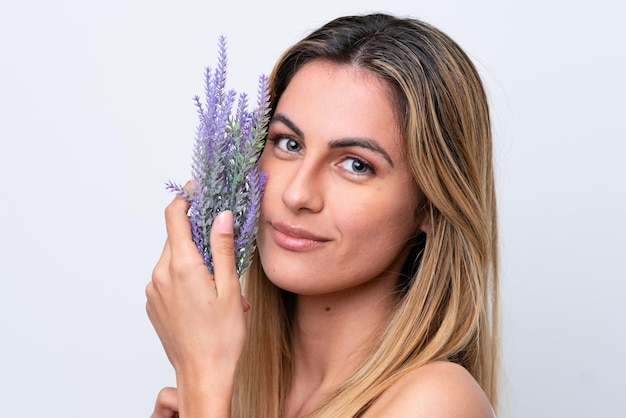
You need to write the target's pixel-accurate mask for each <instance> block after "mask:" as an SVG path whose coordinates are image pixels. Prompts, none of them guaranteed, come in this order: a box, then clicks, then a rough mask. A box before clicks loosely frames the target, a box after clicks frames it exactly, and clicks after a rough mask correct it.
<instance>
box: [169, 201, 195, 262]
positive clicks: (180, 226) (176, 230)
mask: <svg viewBox="0 0 626 418" xmlns="http://www.w3.org/2000/svg"><path fill="white" fill-rule="evenodd" d="M189 205H190V204H189V202H188V201H187V200H186V199H185V198H184V197H182V196H176V197H175V198H174V200H172V202H171V203H170V204H169V205H168V206H167V208H166V209H165V227H166V230H167V240H168V242H169V244H170V246H171V249H172V251H173V252H176V253H178V252H181V253H183V254H185V253H187V254H194V253H197V254H198V256H200V254H199V253H198V251H197V249H196V245H195V244H194V242H193V238H192V234H191V222H190V221H189V217H188V216H187V211H188V210H189ZM192 249H194V250H195V251H191V250H192Z"/></svg>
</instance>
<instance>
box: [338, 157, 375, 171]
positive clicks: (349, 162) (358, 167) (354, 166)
mask: <svg viewBox="0 0 626 418" xmlns="http://www.w3.org/2000/svg"><path fill="white" fill-rule="evenodd" d="M340 165H341V167H342V168H343V169H344V170H348V171H352V172H353V173H355V174H374V169H373V168H372V166H371V165H369V164H368V163H366V162H365V161H363V160H361V159H359V158H354V157H348V158H346V159H345V160H343V161H342V162H341V164H340Z"/></svg>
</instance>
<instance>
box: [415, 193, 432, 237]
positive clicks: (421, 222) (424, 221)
mask: <svg viewBox="0 0 626 418" xmlns="http://www.w3.org/2000/svg"><path fill="white" fill-rule="evenodd" d="M421 201H422V203H421V204H420V208H419V209H418V210H417V217H416V219H417V230H418V231H421V232H424V233H425V234H426V235H428V234H430V231H431V216H430V215H431V214H432V207H431V205H430V204H428V202H427V201H426V198H425V197H424V196H422V198H421Z"/></svg>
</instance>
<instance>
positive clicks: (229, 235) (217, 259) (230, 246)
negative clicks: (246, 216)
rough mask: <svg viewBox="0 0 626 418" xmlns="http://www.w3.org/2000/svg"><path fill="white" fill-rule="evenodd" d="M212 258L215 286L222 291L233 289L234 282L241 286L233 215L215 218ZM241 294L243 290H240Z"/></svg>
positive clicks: (228, 212)
mask: <svg viewBox="0 0 626 418" xmlns="http://www.w3.org/2000/svg"><path fill="white" fill-rule="evenodd" d="M211 256H212V257H213V269H214V270H215V286H216V287H217V291H218V294H219V293H220V290H227V289H229V288H230V289H234V290H236V289H237V287H235V288H231V286H232V285H233V283H232V282H233V280H234V281H235V282H236V283H237V285H239V280H238V277H237V271H236V268H235V241H234V233H233V213H232V212H231V211H229V210H227V211H224V212H222V213H220V214H219V215H217V216H216V217H215V220H214V221H213V227H212V229H211ZM239 294H241V290H239Z"/></svg>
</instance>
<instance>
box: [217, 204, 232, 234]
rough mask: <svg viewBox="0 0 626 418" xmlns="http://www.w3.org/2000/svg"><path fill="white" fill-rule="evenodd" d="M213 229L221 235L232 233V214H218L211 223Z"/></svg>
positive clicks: (226, 212)
mask: <svg viewBox="0 0 626 418" xmlns="http://www.w3.org/2000/svg"><path fill="white" fill-rule="evenodd" d="M213 228H215V230H216V231H217V232H220V233H222V234H232V233H233V213H232V212H231V211H229V210H225V211H224V212H220V213H219V214H218V215H217V216H216V217H215V220H214V221H213Z"/></svg>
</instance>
